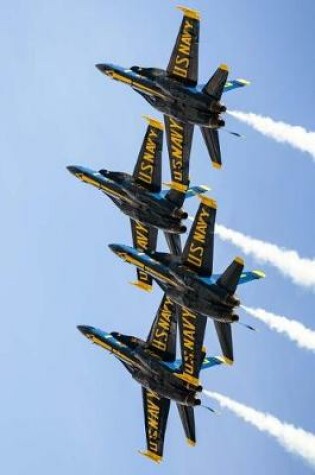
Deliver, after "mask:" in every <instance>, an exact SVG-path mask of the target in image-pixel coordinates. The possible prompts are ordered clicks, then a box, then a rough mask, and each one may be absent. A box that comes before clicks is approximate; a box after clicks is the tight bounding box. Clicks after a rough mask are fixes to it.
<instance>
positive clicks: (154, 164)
mask: <svg viewBox="0 0 315 475" xmlns="http://www.w3.org/2000/svg"><path fill="white" fill-rule="evenodd" d="M146 120H147V121H148V124H149V125H148V128H147V131H146V134H145V137H144V140H143V143H142V147H141V149H140V153H139V156H138V160H137V163H136V166H135V169H134V172H133V177H134V178H135V180H136V181H137V182H138V183H139V184H141V185H142V186H144V187H145V188H147V189H148V190H149V191H152V192H154V193H156V192H159V191H160V190H161V184H162V147H163V124H162V123H161V122H159V121H158V120H155V119H151V118H150V117H146Z"/></svg>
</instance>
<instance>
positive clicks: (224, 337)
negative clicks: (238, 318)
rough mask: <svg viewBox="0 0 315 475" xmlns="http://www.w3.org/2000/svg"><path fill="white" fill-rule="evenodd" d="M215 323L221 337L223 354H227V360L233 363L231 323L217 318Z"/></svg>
mask: <svg viewBox="0 0 315 475" xmlns="http://www.w3.org/2000/svg"><path fill="white" fill-rule="evenodd" d="M213 323H214V327H215V330H216V332H217V335H218V338H219V342H220V346H221V350H222V353H223V356H225V362H226V363H229V364H232V363H233V360H234V357H233V340H232V328H231V324H230V323H225V322H218V321H217V320H214V321H213Z"/></svg>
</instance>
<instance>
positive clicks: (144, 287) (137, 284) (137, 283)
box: [130, 280, 152, 292]
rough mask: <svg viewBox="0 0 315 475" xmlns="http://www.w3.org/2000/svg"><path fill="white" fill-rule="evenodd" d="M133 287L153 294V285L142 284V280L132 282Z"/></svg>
mask: <svg viewBox="0 0 315 475" xmlns="http://www.w3.org/2000/svg"><path fill="white" fill-rule="evenodd" d="M130 284H131V285H134V286H135V287H138V289H141V290H145V291H146V292H152V285H150V284H146V283H145V282H141V280H136V281H135V282H130Z"/></svg>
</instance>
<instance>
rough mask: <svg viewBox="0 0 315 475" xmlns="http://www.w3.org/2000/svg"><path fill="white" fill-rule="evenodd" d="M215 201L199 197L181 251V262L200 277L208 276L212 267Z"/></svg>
mask: <svg viewBox="0 0 315 475" xmlns="http://www.w3.org/2000/svg"><path fill="white" fill-rule="evenodd" d="M215 217H216V202H215V201H214V200H212V199H210V198H208V197H205V196H203V197H201V203H200V206H199V209H198V211H197V214H196V216H195V219H194V222H193V224H192V227H191V229H190V233H189V236H188V238H187V241H186V244H185V248H184V251H183V256H182V260H183V263H184V264H185V265H186V266H187V267H189V268H190V269H192V270H193V271H195V272H197V273H198V274H199V275H200V276H202V277H210V276H211V274H212V267H213V244H214V225H215Z"/></svg>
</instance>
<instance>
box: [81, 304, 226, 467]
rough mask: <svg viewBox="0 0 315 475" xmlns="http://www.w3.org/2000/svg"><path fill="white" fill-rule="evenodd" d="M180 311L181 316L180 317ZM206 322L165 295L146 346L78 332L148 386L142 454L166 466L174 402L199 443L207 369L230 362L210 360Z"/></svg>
mask: <svg viewBox="0 0 315 475" xmlns="http://www.w3.org/2000/svg"><path fill="white" fill-rule="evenodd" d="M178 312H179V313H178ZM178 317H180V320H181V321H182V326H183V329H184V331H183V332H182V335H183V336H182V339H181V348H182V355H183V359H182V360H176V320H177V318H178ZM205 327H206V318H204V319H203V320H202V319H199V318H198V319H196V316H195V315H194V314H193V313H192V312H186V313H185V314H183V315H181V312H180V309H179V308H178V307H177V306H176V305H175V304H174V303H173V302H172V301H171V300H170V299H169V298H168V297H167V296H165V295H164V297H163V299H162V302H161V304H160V307H159V309H158V312H157V314H156V317H155V319H154V322H153V324H152V327H151V330H150V332H149V335H148V338H147V340H146V341H143V340H141V339H139V338H136V337H133V336H128V335H123V334H121V333H117V332H112V333H106V332H104V331H102V330H99V329H97V328H94V327H90V326H83V325H80V326H78V329H79V330H80V331H81V332H82V333H83V335H85V336H86V337H87V338H88V339H89V340H90V341H92V342H93V343H96V344H97V345H99V346H101V347H102V348H105V349H106V350H108V351H109V352H110V353H112V354H113V355H114V356H115V357H116V358H117V359H118V360H119V361H121V362H122V364H123V365H124V366H125V368H126V369H127V370H128V371H129V373H130V374H131V376H132V377H133V379H134V380H135V381H137V382H138V383H139V384H140V385H141V386H142V396H143V406H144V418H145V432H146V441H147V449H146V450H145V451H143V452H140V453H141V454H143V455H145V456H146V457H148V458H150V459H151V460H153V461H154V462H157V463H160V462H161V461H162V457H163V447H164V436H165V431H166V425H167V419H168V414H169V408H170V402H171V401H175V402H176V404H177V408H178V412H179V415H180V418H181V420H182V424H183V428H184V431H185V435H186V438H187V442H188V444H189V445H191V446H193V445H195V443H196V431H195V419H194V407H195V406H198V405H200V404H201V401H200V399H199V398H198V397H197V393H198V392H201V391H202V386H201V384H200V381H199V373H200V370H201V369H205V368H210V367H212V366H215V365H219V364H221V363H225V359H224V358H223V357H206V356H205V348H204V347H203V339H204V332H205Z"/></svg>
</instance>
